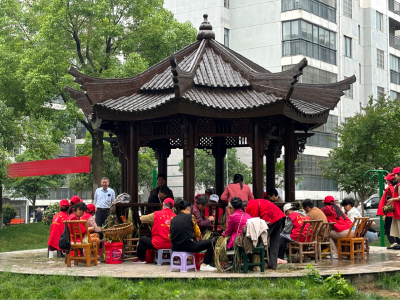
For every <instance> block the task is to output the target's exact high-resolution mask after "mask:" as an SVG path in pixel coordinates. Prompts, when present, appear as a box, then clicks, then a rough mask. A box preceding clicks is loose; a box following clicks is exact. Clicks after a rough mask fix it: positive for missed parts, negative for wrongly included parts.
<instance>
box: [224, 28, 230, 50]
mask: <svg viewBox="0 0 400 300" xmlns="http://www.w3.org/2000/svg"><path fill="white" fill-rule="evenodd" d="M224 45H225V47H229V29H226V28H224Z"/></svg>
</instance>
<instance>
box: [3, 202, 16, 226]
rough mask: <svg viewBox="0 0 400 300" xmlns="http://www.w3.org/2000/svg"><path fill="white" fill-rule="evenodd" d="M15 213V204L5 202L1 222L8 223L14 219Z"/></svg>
mask: <svg viewBox="0 0 400 300" xmlns="http://www.w3.org/2000/svg"><path fill="white" fill-rule="evenodd" d="M16 215H17V210H16V209H15V206H13V205H10V204H8V203H6V204H5V205H4V206H3V222H4V224H7V223H10V222H11V219H14V218H15V217H16Z"/></svg>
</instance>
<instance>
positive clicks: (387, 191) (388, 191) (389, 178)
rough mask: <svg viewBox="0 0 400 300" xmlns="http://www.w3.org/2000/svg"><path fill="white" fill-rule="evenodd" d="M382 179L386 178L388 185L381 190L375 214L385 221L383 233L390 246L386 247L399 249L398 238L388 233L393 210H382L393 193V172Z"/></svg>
mask: <svg viewBox="0 0 400 300" xmlns="http://www.w3.org/2000/svg"><path fill="white" fill-rule="evenodd" d="M384 179H385V180H386V183H387V185H388V187H387V188H386V189H385V191H384V192H383V195H382V198H381V201H380V202H379V206H378V211H377V213H376V214H377V215H378V216H382V219H383V221H384V222H385V226H384V228H385V235H386V236H387V238H388V240H389V243H390V246H389V247H387V249H395V250H400V238H398V237H393V236H391V235H390V227H391V225H392V219H393V212H388V213H386V214H385V213H384V212H383V207H384V206H385V205H386V204H387V200H388V199H391V198H392V197H393V195H394V186H393V181H394V174H393V173H390V174H388V175H387V176H386V177H385V178H384ZM392 205H393V204H392Z"/></svg>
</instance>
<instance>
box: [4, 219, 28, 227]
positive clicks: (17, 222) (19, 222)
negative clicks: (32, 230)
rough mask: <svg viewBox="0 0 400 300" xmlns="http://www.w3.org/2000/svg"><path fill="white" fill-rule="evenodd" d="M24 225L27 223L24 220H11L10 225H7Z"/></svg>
mask: <svg viewBox="0 0 400 300" xmlns="http://www.w3.org/2000/svg"><path fill="white" fill-rule="evenodd" d="M24 223H25V220H24V219H11V221H10V223H7V225H8V226H11V225H19V224H24Z"/></svg>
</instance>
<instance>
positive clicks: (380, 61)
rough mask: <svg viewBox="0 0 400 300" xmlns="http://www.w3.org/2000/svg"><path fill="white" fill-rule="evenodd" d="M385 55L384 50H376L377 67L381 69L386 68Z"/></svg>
mask: <svg viewBox="0 0 400 300" xmlns="http://www.w3.org/2000/svg"><path fill="white" fill-rule="evenodd" d="M384 55H385V53H384V52H383V50H379V49H376V66H377V67H378V68H380V69H384V68H385V57H384Z"/></svg>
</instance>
